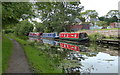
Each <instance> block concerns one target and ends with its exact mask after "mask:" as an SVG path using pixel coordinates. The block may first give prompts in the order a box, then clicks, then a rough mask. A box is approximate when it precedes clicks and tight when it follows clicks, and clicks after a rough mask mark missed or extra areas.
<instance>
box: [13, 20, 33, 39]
mask: <svg viewBox="0 0 120 75" xmlns="http://www.w3.org/2000/svg"><path fill="white" fill-rule="evenodd" d="M32 31H33V25H32V24H31V23H30V22H28V21H27V20H25V21H21V22H19V23H18V24H17V25H16V27H15V34H16V35H17V36H19V37H21V38H22V37H24V36H27V35H28V34H29V32H32Z"/></svg>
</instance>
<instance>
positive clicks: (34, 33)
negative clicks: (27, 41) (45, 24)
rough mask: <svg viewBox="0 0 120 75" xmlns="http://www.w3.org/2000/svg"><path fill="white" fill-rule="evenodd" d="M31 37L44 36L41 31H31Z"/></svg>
mask: <svg viewBox="0 0 120 75" xmlns="http://www.w3.org/2000/svg"><path fill="white" fill-rule="evenodd" d="M28 36H29V37H41V36H42V33H40V32H30V33H29V35H28Z"/></svg>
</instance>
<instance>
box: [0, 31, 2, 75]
mask: <svg viewBox="0 0 120 75" xmlns="http://www.w3.org/2000/svg"><path fill="white" fill-rule="evenodd" d="M1 73H2V38H1V33H0V75H1Z"/></svg>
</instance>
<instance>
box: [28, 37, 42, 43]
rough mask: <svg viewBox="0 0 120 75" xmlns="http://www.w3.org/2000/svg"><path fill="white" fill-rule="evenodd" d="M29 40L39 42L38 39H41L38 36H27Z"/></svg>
mask: <svg viewBox="0 0 120 75" xmlns="http://www.w3.org/2000/svg"><path fill="white" fill-rule="evenodd" d="M29 40H30V41H37V42H40V41H41V38H38V37H29Z"/></svg>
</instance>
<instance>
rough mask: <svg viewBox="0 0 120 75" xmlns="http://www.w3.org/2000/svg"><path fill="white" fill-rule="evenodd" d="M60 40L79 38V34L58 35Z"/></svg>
mask: <svg viewBox="0 0 120 75" xmlns="http://www.w3.org/2000/svg"><path fill="white" fill-rule="evenodd" d="M60 38H79V33H60Z"/></svg>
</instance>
